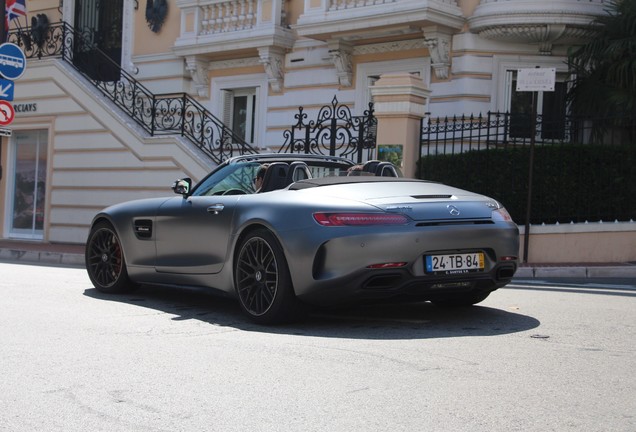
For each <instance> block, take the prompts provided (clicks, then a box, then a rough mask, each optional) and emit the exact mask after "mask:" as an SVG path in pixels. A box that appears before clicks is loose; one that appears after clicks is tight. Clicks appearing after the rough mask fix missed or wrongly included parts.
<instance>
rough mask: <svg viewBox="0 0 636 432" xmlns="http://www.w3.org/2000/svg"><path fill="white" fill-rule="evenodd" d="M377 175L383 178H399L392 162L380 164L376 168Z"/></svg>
mask: <svg viewBox="0 0 636 432" xmlns="http://www.w3.org/2000/svg"><path fill="white" fill-rule="evenodd" d="M375 175H376V176H381V177H399V176H398V173H397V171H396V170H395V166H393V164H392V163H391V162H380V163H379V164H378V165H377V166H376V167H375Z"/></svg>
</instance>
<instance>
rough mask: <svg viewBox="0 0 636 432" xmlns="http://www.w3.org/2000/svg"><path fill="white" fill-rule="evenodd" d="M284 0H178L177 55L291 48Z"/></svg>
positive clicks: (290, 36) (290, 35)
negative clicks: (179, 14) (179, 17)
mask: <svg viewBox="0 0 636 432" xmlns="http://www.w3.org/2000/svg"><path fill="white" fill-rule="evenodd" d="M285 3H286V2H285V1H283V0H270V1H264V0H180V1H178V2H177V6H178V7H179V9H180V10H181V23H182V25H181V33H180V35H179V38H178V39H177V40H176V42H175V52H177V53H178V54H180V55H184V56H185V55H194V54H197V55H198V54H205V53H209V54H214V53H215V52H225V51H235V50H240V49H247V48H252V49H254V48H260V47H265V46H277V45H281V46H284V47H285V48H289V47H291V43H292V42H291V41H292V34H291V32H290V31H289V29H288V25H287V13H286V10H285Z"/></svg>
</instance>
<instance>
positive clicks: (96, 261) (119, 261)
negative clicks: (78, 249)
mask: <svg viewBox="0 0 636 432" xmlns="http://www.w3.org/2000/svg"><path fill="white" fill-rule="evenodd" d="M84 258H85V261H86V271H87V272H88V277H89V278H90V280H91V282H92V283H93V286H94V287H95V288H97V290H98V291H101V292H104V293H109V294H112V293H125V292H129V291H132V290H134V289H135V288H137V286H138V285H137V284H135V283H133V282H132V281H131V280H130V278H129V277H128V270H127V268H126V261H125V259H124V251H123V249H122V246H121V242H120V240H119V236H118V235H117V233H116V232H115V229H114V228H113V227H112V225H111V224H109V223H108V222H98V223H97V224H95V225H94V226H93V228H91V232H90V234H89V235H88V241H87V242H86V251H85V254H84Z"/></svg>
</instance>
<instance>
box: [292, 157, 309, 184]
mask: <svg viewBox="0 0 636 432" xmlns="http://www.w3.org/2000/svg"><path fill="white" fill-rule="evenodd" d="M311 177H312V176H311V171H310V170H309V167H308V166H307V164H306V163H305V162H301V161H294V162H292V163H290V164H289V171H288V172H287V182H288V183H287V184H292V183H295V182H297V181H298V180H307V179H310V178H311Z"/></svg>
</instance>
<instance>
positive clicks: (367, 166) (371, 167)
mask: <svg viewBox="0 0 636 432" xmlns="http://www.w3.org/2000/svg"><path fill="white" fill-rule="evenodd" d="M379 164H380V161H379V160H370V161H367V162H365V163H364V165H362V171H364V172H368V173H371V174H375V170H376V169H377V167H378V165H379Z"/></svg>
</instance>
